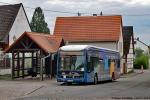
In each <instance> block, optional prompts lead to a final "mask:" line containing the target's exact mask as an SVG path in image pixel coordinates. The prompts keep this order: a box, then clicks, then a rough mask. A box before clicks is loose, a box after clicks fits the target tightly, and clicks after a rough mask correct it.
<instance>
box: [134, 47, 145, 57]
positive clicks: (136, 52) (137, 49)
mask: <svg viewBox="0 0 150 100" xmlns="http://www.w3.org/2000/svg"><path fill="white" fill-rule="evenodd" d="M143 52H144V50H142V49H141V48H136V49H135V56H136V57H139V56H141V55H142V54H143Z"/></svg>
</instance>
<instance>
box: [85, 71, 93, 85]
mask: <svg viewBox="0 0 150 100" xmlns="http://www.w3.org/2000/svg"><path fill="white" fill-rule="evenodd" d="M85 75H86V83H91V82H94V72H90V73H86V74H85Z"/></svg>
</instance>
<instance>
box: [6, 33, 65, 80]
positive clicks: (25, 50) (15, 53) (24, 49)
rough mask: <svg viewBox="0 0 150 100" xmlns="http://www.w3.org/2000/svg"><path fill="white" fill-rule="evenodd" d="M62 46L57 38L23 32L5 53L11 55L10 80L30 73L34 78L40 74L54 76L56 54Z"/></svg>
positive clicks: (60, 38)
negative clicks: (32, 73)
mask: <svg viewBox="0 0 150 100" xmlns="http://www.w3.org/2000/svg"><path fill="white" fill-rule="evenodd" d="M64 44H65V43H64V41H63V39H62V37H59V36H53V35H49V34H42V33H35V32H24V33H23V34H22V35H21V36H20V37H19V38H18V39H17V40H16V41H15V42H14V43H13V44H12V45H11V46H10V47H9V48H8V49H6V51H5V52H6V53H12V78H19V77H22V78H24V77H25V76H29V75H31V72H34V73H35V76H36V75H37V74H41V72H42V73H45V74H46V75H48V76H49V75H51V76H54V75H55V74H56V68H57V67H56V58H57V55H56V52H57V50H58V49H59V47H61V46H63V45H64ZM41 66H42V69H41ZM19 73H22V74H19ZM42 75H43V74H42ZM33 76H34V75H33Z"/></svg>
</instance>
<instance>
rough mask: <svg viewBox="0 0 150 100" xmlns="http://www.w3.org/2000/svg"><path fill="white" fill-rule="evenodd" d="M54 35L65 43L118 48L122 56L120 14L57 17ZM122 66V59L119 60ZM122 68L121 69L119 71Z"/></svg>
mask: <svg viewBox="0 0 150 100" xmlns="http://www.w3.org/2000/svg"><path fill="white" fill-rule="evenodd" d="M54 35H57V36H62V37H63V39H64V40H65V42H66V45H67V44H72V45H74V44H82V45H84V44H85V45H94V46H98V47H104V48H109V49H113V50H118V51H119V52H120V56H121V58H122V56H123V37H122V16H120V15H114V16H76V17H57V19H56V23H55V28H54ZM121 64H122V65H121V66H123V59H122V60H121ZM122 71H123V69H121V72H122Z"/></svg>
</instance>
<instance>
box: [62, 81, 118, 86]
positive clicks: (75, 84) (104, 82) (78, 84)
mask: <svg viewBox="0 0 150 100" xmlns="http://www.w3.org/2000/svg"><path fill="white" fill-rule="evenodd" d="M114 82H117V81H102V82H98V84H96V85H101V84H108V83H114ZM59 85H60V86H89V85H94V83H61V84H59Z"/></svg>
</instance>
